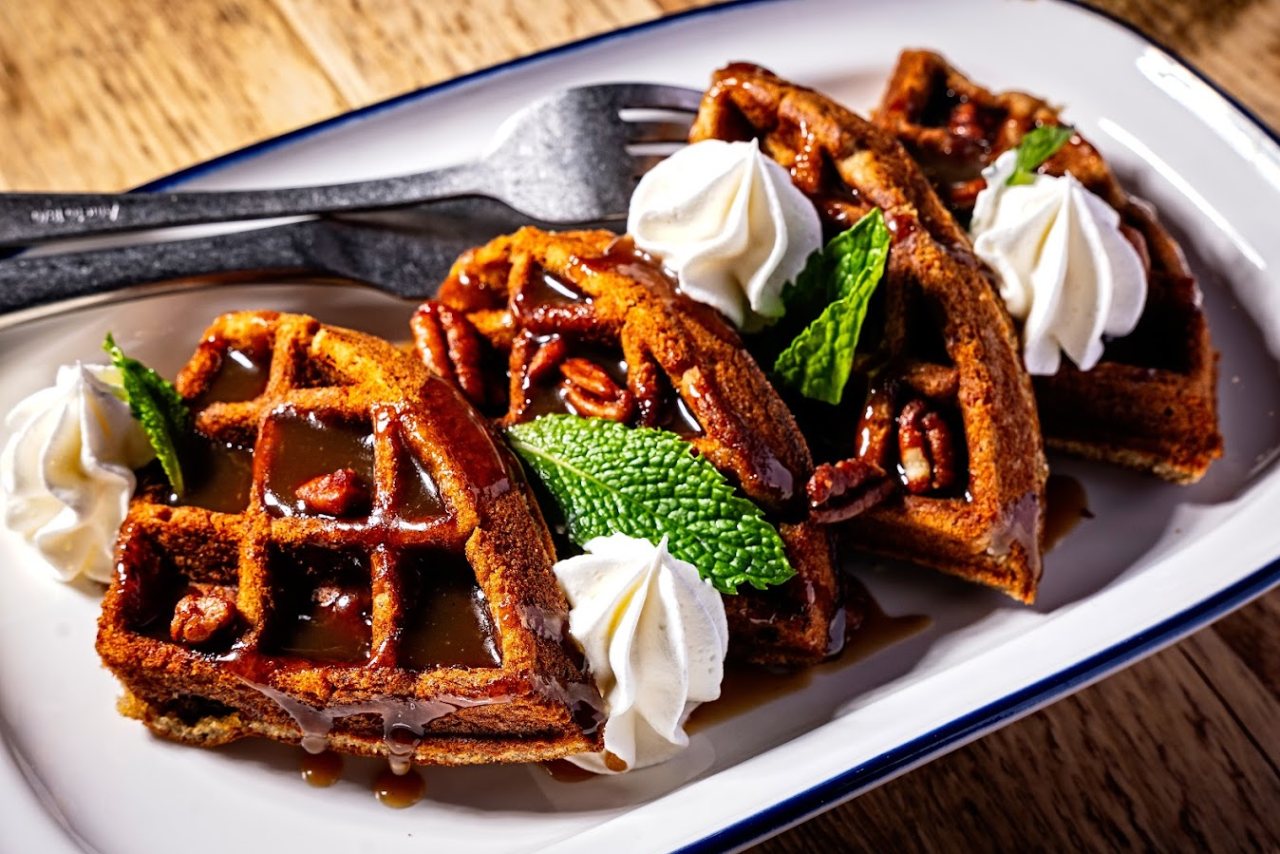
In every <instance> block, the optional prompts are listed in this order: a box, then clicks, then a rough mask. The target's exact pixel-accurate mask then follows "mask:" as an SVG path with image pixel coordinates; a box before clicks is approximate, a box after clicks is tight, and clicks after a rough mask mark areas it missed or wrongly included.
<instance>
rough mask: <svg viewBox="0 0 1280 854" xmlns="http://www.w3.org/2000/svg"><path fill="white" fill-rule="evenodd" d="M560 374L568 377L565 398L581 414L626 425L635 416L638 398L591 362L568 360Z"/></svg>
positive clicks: (577, 358)
mask: <svg viewBox="0 0 1280 854" xmlns="http://www.w3.org/2000/svg"><path fill="white" fill-rule="evenodd" d="M560 375H561V376H563V377H564V380H563V382H562V388H563V389H564V399H565V401H566V402H567V403H569V404H570V405H571V406H572V407H573V408H574V410H575V411H576V412H577V413H578V414H580V415H585V416H587V417H589V418H607V419H608V420H610V421H621V422H624V423H625V422H627V421H630V420H631V416H633V415H635V411H636V399H635V396H634V395H633V394H632V393H631V392H630V390H628V389H626V388H623V387H622V386H620V385H618V384H617V383H616V382H615V381H614V379H613V377H611V376H609V373H608V371H606V370H605V369H604V368H602V367H600V366H599V365H597V364H596V363H595V362H592V361H591V360H590V359H583V358H580V357H576V356H575V357H573V358H570V359H565V360H564V361H563V362H561V363H560Z"/></svg>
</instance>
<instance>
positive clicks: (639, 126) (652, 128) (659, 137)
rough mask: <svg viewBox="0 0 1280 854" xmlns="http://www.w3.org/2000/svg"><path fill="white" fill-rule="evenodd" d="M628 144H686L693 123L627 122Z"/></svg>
mask: <svg viewBox="0 0 1280 854" xmlns="http://www.w3.org/2000/svg"><path fill="white" fill-rule="evenodd" d="M623 123H624V124H625V125H626V126H627V142H685V141H687V140H688V139H689V126H690V124H691V122H687V121H686V122H677V121H652V120H651V121H626V120H625V119H624V120H623Z"/></svg>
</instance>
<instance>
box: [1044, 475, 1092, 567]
mask: <svg viewBox="0 0 1280 854" xmlns="http://www.w3.org/2000/svg"><path fill="white" fill-rule="evenodd" d="M1044 491H1045V508H1044V541H1043V550H1044V551H1046V552H1047V551H1049V549H1051V548H1053V547H1054V546H1056V545H1057V544H1058V543H1060V542H1061V541H1062V539H1063V538H1064V537H1065V536H1066V535H1067V534H1069V533H1071V530H1072V529H1073V528H1075V526H1076V525H1078V524H1080V520H1081V519H1092V518H1093V513H1092V512H1090V510H1089V496H1088V495H1086V494H1085V490H1084V484H1082V483H1081V482H1080V481H1078V480H1076V479H1075V478H1074V477H1069V476H1068V475H1064V474H1051V475H1049V482H1048V483H1046V484H1045V490H1044Z"/></svg>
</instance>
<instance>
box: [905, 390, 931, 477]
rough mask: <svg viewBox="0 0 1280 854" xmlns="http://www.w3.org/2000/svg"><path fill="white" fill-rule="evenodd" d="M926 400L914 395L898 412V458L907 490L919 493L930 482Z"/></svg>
mask: <svg viewBox="0 0 1280 854" xmlns="http://www.w3.org/2000/svg"><path fill="white" fill-rule="evenodd" d="M924 413H925V402H924V401H923V400H921V399H920V398H916V399H914V400H912V401H911V402H909V403H908V404H907V405H906V406H904V407H902V411H901V412H900V413H898V461H899V463H900V464H901V465H902V477H903V480H904V481H905V483H906V487H907V492H910V493H911V494H913V495H920V494H922V493H925V492H928V491H929V489H930V488H931V486H932V483H933V469H932V467H931V466H930V465H929V451H928V446H927V444H926V441H925V436H924V424H923V419H924Z"/></svg>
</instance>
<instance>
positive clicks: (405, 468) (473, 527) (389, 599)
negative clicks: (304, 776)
mask: <svg viewBox="0 0 1280 854" xmlns="http://www.w3.org/2000/svg"><path fill="white" fill-rule="evenodd" d="M177 387H178V390H179V392H180V393H181V394H182V395H183V397H184V398H186V399H187V400H188V401H190V402H191V404H192V406H193V409H194V416H195V427H196V430H197V431H198V433H199V437H200V438H198V439H197V440H196V441H195V442H193V443H192V446H191V447H188V448H185V449H184V452H183V458H184V460H185V463H184V470H185V471H186V473H187V478H188V481H189V486H188V490H187V492H186V494H185V495H184V496H183V497H182V498H181V499H178V498H176V497H175V496H172V495H170V494H169V490H168V487H167V484H166V483H164V481H163V479H162V478H158V477H144V480H143V484H144V485H143V487H142V488H141V489H140V490H139V493H138V494H137V496H136V497H135V498H134V500H133V501H132V503H131V505H130V509H129V513H128V517H127V519H126V521H125V524H124V527H123V529H122V532H121V536H120V541H119V545H118V560H119V569H118V573H117V576H116V578H115V579H114V580H113V582H112V584H111V586H110V589H109V590H108V591H107V595H106V599H105V601H104V604H103V611H102V616H101V619H100V623H99V634H98V651H99V653H100V654H101V656H102V659H103V661H104V662H105V663H106V664H107V666H108V667H110V668H111V670H112V671H114V672H115V674H116V676H117V677H119V679H120V681H121V682H122V683H123V684H124V686H125V689H126V694H125V698H124V699H123V700H122V702H121V710H122V711H123V712H124V713H125V714H127V715H130V716H132V717H137V718H140V719H142V720H143V721H144V722H145V723H146V724H147V726H148V727H150V728H151V729H152V730H153V731H154V732H156V733H157V734H159V735H162V736H164V737H166V738H171V739H174V740H177V741H181V742H185V743H188V744H196V745H204V746H212V745H217V744H223V743H226V742H229V741H233V740H235V739H239V738H242V737H245V736H265V737H267V738H272V739H276V740H279V741H285V742H294V743H298V742H301V743H302V744H303V746H304V747H306V748H308V749H310V750H318V749H323V748H324V747H325V746H326V745H328V746H330V747H332V748H334V749H336V750H339V751H342V752H347V753H355V754H361V755H369V756H377V755H382V756H387V757H388V758H389V759H390V760H391V761H392V767H393V769H396V770H404V769H406V768H407V767H408V765H409V764H410V763H411V762H412V763H421V764H465V763H478V762H524V761H533V760H544V759H551V758H555V757H560V756H565V755H568V754H572V753H578V752H582V751H591V750H598V749H599V732H598V729H599V727H598V714H597V710H598V709H599V707H600V698H599V695H598V694H597V692H596V690H595V688H594V686H593V685H591V684H590V682H589V680H588V679H587V678H586V677H585V676H584V674H583V671H582V669H581V665H580V663H579V661H578V659H577V657H576V656H577V653H576V650H575V649H574V648H573V647H572V646H571V643H566V641H565V639H564V623H565V620H566V615H567V604H566V602H565V599H564V597H563V595H562V593H561V592H560V589H559V587H558V586H557V583H556V581H555V577H554V575H553V574H552V572H551V563H552V558H551V555H552V551H551V548H552V547H551V541H550V534H549V533H548V531H547V529H546V526H545V524H544V523H543V522H542V519H541V516H540V515H539V514H538V511H537V510H536V507H534V506H533V505H532V500H531V498H530V496H529V494H528V491H527V486H526V485H525V483H524V482H523V480H521V479H520V478H519V475H518V468H513V467H512V466H511V462H512V461H511V460H510V459H509V457H508V455H507V454H506V452H505V451H504V450H502V448H501V445H500V444H498V443H496V442H495V441H494V440H493V438H492V437H491V435H490V433H489V430H488V427H487V425H486V423H485V422H484V420H483V419H482V418H480V417H479V416H478V415H477V414H476V413H475V412H474V410H472V409H471V407H470V406H469V405H468V404H467V403H466V402H465V401H464V400H463V399H462V397H461V396H460V395H459V394H458V393H457V392H456V391H455V390H454V388H453V387H452V386H450V385H449V384H448V383H446V382H442V381H441V380H439V379H437V378H435V377H432V376H430V375H429V373H428V372H427V371H426V370H425V369H424V368H423V367H422V365H421V364H420V363H419V362H418V360H417V359H415V358H414V357H413V356H412V355H410V354H407V353H404V352H402V351H399V350H397V349H396V348H395V347H393V346H392V345H390V344H388V343H387V342H385V341H382V340H379V339H376V338H372V337H370V336H367V335H362V334H360V333H356V332H351V331H349V330H345V329H339V328H336V327H331V326H323V325H321V324H320V323H318V322H317V321H316V320H314V319H312V318H309V317H305V316H302V315H289V314H274V313H268V312H242V313H237V314H229V315H225V316H223V317H220V318H218V319H217V320H216V321H215V322H214V323H213V325H212V326H211V327H210V328H209V330H208V332H207V333H206V337H205V339H204V341H203V342H202V343H201V344H200V346H199V348H198V349H197V350H196V353H195V355H194V356H193V358H192V359H191V361H190V362H189V363H188V364H187V365H186V367H185V368H184V369H183V370H182V372H181V374H180V375H179V378H178V381H177Z"/></svg>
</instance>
